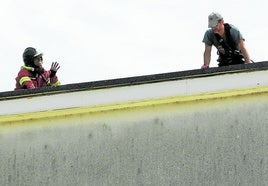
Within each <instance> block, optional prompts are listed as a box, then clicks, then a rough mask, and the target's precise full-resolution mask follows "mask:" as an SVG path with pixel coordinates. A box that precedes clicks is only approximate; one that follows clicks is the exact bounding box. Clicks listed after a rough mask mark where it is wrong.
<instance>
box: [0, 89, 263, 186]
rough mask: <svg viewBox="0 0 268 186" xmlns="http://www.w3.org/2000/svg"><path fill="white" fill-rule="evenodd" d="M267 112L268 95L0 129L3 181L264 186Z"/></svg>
mask: <svg viewBox="0 0 268 186" xmlns="http://www.w3.org/2000/svg"><path fill="white" fill-rule="evenodd" d="M129 104H131V103H129ZM267 110H268V94H267V92H266V93H259V94H253V95H250V94H249V95H245V96H231V97H217V98H215V99H204V100H202V99H201V100H196V101H189V102H187V101H185V102H176V101H174V102H170V103H169V104H159V105H157V104H156V105H153V104H152V105H150V106H144V107H137V108H135V107H133V108H129V109H119V110H107V111H102V112H92V113H91V112H88V113H83V114H74V115H69V116H68V117H66V116H64V117H62V116H59V117H52V118H51V117H48V118H43V119H42V118H40V119H38V120H26V121H20V122H16V123H12V122H8V123H4V124H1V125H0V157H1V158H0V166H1V168H0V182H1V185H12V186H13V185H20V186H24V185H25V186H36V185H64V186H68V185H70V186H73V185H83V186H84V185H98V186H99V185H107V186H108V185H109V186H110V185H122V186H125V185H128V186H132V185H133V186H137V185H138V186H142V185H152V186H156V185H159V186H160V185H161V186H162V185H169V186H171V185H174V186H175V185H194V186H196V185H251V186H252V185H268V115H267Z"/></svg>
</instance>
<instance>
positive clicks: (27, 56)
mask: <svg viewBox="0 0 268 186" xmlns="http://www.w3.org/2000/svg"><path fill="white" fill-rule="evenodd" d="M42 56H43V53H41V52H40V51H38V50H37V49H35V48H33V47H28V48H26V49H25V50H24V52H23V55H22V57H23V61H24V64H25V65H26V66H31V67H34V60H33V59H34V58H36V57H41V58H42Z"/></svg>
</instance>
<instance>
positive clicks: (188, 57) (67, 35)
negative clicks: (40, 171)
mask: <svg viewBox="0 0 268 186" xmlns="http://www.w3.org/2000/svg"><path fill="white" fill-rule="evenodd" d="M0 1H1V3H0V21H1V31H0V32H1V34H0V37H1V44H0V57H1V68H0V77H1V80H0V92H3V91H10V90H13V89H14V87H15V77H16V75H17V73H18V71H19V69H20V67H21V66H22V65H23V60H22V53H23V51H24V49H25V48H26V47H29V46H32V47H35V48H38V49H39V50H41V51H42V52H43V53H44V56H43V58H44V67H45V68H46V69H49V68H50V65H51V63H52V62H53V61H57V62H59V63H60V66H61V68H60V70H59V71H58V77H59V79H60V81H61V84H72V83H80V82H90V81H97V80H106V79H114V78H123V77H132V76H139V75H149V74H157V73H166V72H174V71H184V70H191V69H199V68H200V67H201V65H202V64H203V51H204V44H203V43H202V39H203V35H204V33H205V31H206V29H207V24H208V23H207V17H208V15H209V14H210V13H211V12H213V11H215V12H219V13H221V14H222V16H223V17H224V20H225V22H227V23H231V24H233V25H235V26H236V27H238V28H239V30H240V31H241V32H242V34H243V36H244V37H245V39H246V46H247V47H248V50H249V52H250V55H251V58H252V59H253V60H254V61H255V62H259V61H266V60H268V52H267V47H266V45H265V44H266V43H268V39H267V38H268V37H267V36H266V35H267V33H268V23H267V20H266V18H267V15H266V9H267V7H268V6H267V5H268V3H267V2H268V1H266V0H255V1H251V0H225V1H215V0H200V1H198V0H188V1H181V0H44V1H38V0H23V1H22V0H8V1H4V0H0ZM212 53H213V55H212V62H211V67H213V66H217V62H216V59H217V56H216V50H215V48H214V49H213V51H212Z"/></svg>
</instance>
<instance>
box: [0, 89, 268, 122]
mask: <svg viewBox="0 0 268 186" xmlns="http://www.w3.org/2000/svg"><path fill="white" fill-rule="evenodd" d="M260 94H268V86H265V87H257V88H249V89H239V90H229V91H221V92H214V93H205V94H197V95H189V96H176V97H165V98H159V99H150V100H139V101H135V102H124V103H118V104H109V105H99V106H88V107H76V108H66V109H58V110H47V111H42V112H33V113H23V114H13V115H5V116H0V124H11V123H17V122H22V121H24V122H25V121H28V120H29V121H31V122H33V121H35V120H40V119H49V118H52V117H57V118H59V117H68V116H74V115H81V114H90V113H97V112H104V111H115V110H121V109H132V108H139V107H150V106H157V105H165V104H174V103H190V102H195V104H196V103H197V102H198V101H204V100H207V101H209V100H212V99H223V98H230V97H237V96H251V95H255V96H256V95H260Z"/></svg>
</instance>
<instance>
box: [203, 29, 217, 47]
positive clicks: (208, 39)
mask: <svg viewBox="0 0 268 186" xmlns="http://www.w3.org/2000/svg"><path fill="white" fill-rule="evenodd" d="M214 37H215V36H214V33H213V31H212V29H208V30H207V31H206V32H205V34H204V37H203V42H204V43H206V44H208V45H209V46H211V45H213V43H214Z"/></svg>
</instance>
